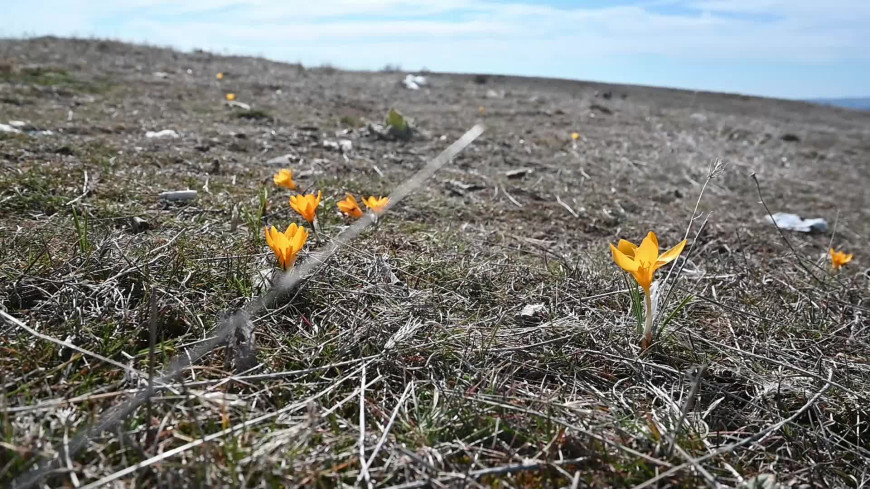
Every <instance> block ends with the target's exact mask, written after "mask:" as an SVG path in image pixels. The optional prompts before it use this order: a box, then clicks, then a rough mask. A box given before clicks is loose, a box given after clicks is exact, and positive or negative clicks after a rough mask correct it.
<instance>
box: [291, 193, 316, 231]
mask: <svg viewBox="0 0 870 489" xmlns="http://www.w3.org/2000/svg"><path fill="white" fill-rule="evenodd" d="M319 205H320V191H319V190H318V191H317V195H314V194H305V195H293V196H291V197H290V207H292V208H293V210H295V211H296V212H298V213H299V215H300V216H302V218H303V219H305V220H306V221H308V222H310V223H311V224H312V225H313V224H314V218H315V216H316V215H317V206H319Z"/></svg>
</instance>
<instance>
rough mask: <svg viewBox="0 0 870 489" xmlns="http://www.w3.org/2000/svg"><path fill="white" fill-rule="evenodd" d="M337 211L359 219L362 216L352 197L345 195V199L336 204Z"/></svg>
mask: <svg viewBox="0 0 870 489" xmlns="http://www.w3.org/2000/svg"><path fill="white" fill-rule="evenodd" d="M338 210H340V211H341V212H343V213H345V214H346V215H348V216H350V217H356V218H360V217H362V215H363V211H362V209H360V208H359V204H358V203H357V201H356V199H355V198H354V196H353V195H351V194H347V198H346V199H344V200H342V201H339V202H338Z"/></svg>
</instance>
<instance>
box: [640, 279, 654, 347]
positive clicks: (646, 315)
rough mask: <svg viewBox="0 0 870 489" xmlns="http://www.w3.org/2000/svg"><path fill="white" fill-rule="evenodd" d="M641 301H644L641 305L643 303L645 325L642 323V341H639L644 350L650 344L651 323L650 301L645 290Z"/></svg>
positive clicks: (648, 294)
mask: <svg viewBox="0 0 870 489" xmlns="http://www.w3.org/2000/svg"><path fill="white" fill-rule="evenodd" d="M643 299H644V302H643V303H644V308H645V311H644V319H645V323H644V327H643V340H642V341H641V344H642V345H643V347H644V348H645V349H646V348H649V346H650V345H651V344H652V322H653V317H652V316H653V314H652V299H651V298H650V293H649V292H647V291H646V290H644V294H643Z"/></svg>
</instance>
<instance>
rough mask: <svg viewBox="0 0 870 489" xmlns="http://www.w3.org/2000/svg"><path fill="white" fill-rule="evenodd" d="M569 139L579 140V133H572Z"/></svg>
mask: <svg viewBox="0 0 870 489" xmlns="http://www.w3.org/2000/svg"><path fill="white" fill-rule="evenodd" d="M571 139H573V140H574V141H576V140H578V139H580V133H579V132H572V133H571Z"/></svg>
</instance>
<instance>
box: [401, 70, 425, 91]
mask: <svg viewBox="0 0 870 489" xmlns="http://www.w3.org/2000/svg"><path fill="white" fill-rule="evenodd" d="M427 83H428V80H426V77H425V76H422V75H412V74H410V73H408V74H407V75H406V76H405V79H404V80H402V84H404V85H405V88H407V89H408V90H419V89H420V87H423V86H426V84H427Z"/></svg>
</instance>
